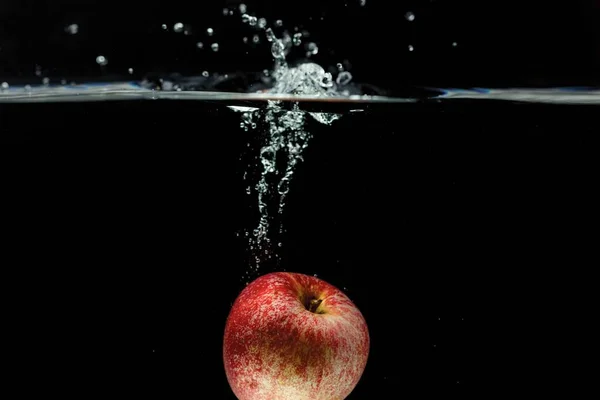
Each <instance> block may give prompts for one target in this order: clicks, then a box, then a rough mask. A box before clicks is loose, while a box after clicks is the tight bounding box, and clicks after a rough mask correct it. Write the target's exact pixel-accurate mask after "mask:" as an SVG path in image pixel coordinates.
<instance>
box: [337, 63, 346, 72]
mask: <svg viewBox="0 0 600 400" xmlns="http://www.w3.org/2000/svg"><path fill="white" fill-rule="evenodd" d="M335 66H336V67H337V70H338V71H340V72H342V71H343V70H344V66H343V65H342V63H337V64H336V65H335Z"/></svg>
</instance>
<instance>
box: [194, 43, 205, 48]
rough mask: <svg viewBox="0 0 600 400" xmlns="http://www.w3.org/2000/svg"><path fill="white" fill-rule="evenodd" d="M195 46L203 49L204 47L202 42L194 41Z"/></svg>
mask: <svg viewBox="0 0 600 400" xmlns="http://www.w3.org/2000/svg"><path fill="white" fill-rule="evenodd" d="M196 48H198V49H203V48H204V43H202V42H198V43H196Z"/></svg>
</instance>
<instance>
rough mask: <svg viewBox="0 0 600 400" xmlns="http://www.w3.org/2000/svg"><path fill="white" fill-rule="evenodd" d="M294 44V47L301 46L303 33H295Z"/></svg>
mask: <svg viewBox="0 0 600 400" xmlns="http://www.w3.org/2000/svg"><path fill="white" fill-rule="evenodd" d="M292 43H293V44H294V46H300V45H301V44H302V33H300V32H298V33H294V36H293V38H292Z"/></svg>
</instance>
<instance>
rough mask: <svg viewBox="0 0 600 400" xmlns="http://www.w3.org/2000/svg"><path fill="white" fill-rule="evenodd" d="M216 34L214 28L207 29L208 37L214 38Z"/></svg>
mask: <svg viewBox="0 0 600 400" xmlns="http://www.w3.org/2000/svg"><path fill="white" fill-rule="evenodd" d="M214 33H215V31H214V30H213V28H207V29H206V34H207V35H208V36H212V35H213V34H214Z"/></svg>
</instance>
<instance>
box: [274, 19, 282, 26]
mask: <svg viewBox="0 0 600 400" xmlns="http://www.w3.org/2000/svg"><path fill="white" fill-rule="evenodd" d="M275 26H276V27H278V28H281V27H282V26H283V21H282V20H280V19H278V20H277V21H275Z"/></svg>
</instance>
